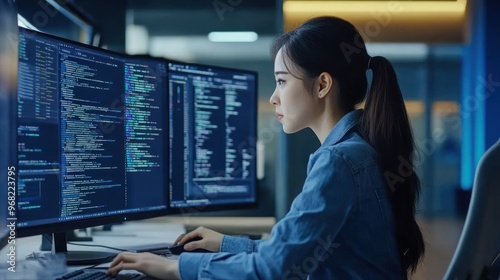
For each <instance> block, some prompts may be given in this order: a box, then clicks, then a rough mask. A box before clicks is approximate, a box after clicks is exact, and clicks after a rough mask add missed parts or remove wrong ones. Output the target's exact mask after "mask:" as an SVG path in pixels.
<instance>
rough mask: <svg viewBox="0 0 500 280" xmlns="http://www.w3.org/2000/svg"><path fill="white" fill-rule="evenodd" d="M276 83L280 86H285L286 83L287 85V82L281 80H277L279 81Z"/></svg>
mask: <svg viewBox="0 0 500 280" xmlns="http://www.w3.org/2000/svg"><path fill="white" fill-rule="evenodd" d="M276 83H277V84H278V85H282V84H284V83H285V80H282V79H279V80H277V81H276Z"/></svg>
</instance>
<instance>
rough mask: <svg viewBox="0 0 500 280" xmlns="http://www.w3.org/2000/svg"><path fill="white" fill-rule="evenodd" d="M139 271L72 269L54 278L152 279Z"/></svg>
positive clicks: (77, 279) (98, 279) (76, 279)
mask: <svg viewBox="0 0 500 280" xmlns="http://www.w3.org/2000/svg"><path fill="white" fill-rule="evenodd" d="M153 279H156V278H153V277H149V276H147V275H145V274H142V273H139V272H127V273H123V272H122V273H119V274H118V275H116V276H108V275H106V270H105V269H81V270H76V271H72V272H69V273H66V274H64V275H63V276H60V277H58V278H56V280H153Z"/></svg>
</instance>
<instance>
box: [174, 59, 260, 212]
mask: <svg viewBox="0 0 500 280" xmlns="http://www.w3.org/2000/svg"><path fill="white" fill-rule="evenodd" d="M169 78H170V79H169V86H170V89H169V92H170V106H171V108H170V135H169V138H170V147H171V149H170V153H171V164H170V177H171V178H170V182H171V193H170V196H171V203H170V204H171V206H172V207H188V206H196V205H222V204H238V203H246V202H248V203H251V202H254V201H255V141H256V135H255V127H256V116H255V114H256V77H255V75H253V74H251V73H249V72H245V71H239V70H233V69H223V68H216V67H209V66H201V65H190V64H183V63H171V64H169Z"/></svg>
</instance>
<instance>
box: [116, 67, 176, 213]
mask: <svg viewBox="0 0 500 280" xmlns="http://www.w3.org/2000/svg"><path fill="white" fill-rule="evenodd" d="M166 71H167V70H166V65H165V63H158V62H153V61H150V62H147V61H139V60H136V61H133V60H132V61H129V62H127V63H125V96H126V97H125V136H126V137H125V142H126V143H125V155H126V171H127V185H133V186H137V187H136V188H132V189H130V190H129V191H128V193H127V196H131V197H143V198H144V199H142V200H138V201H136V202H135V203H134V204H133V205H131V206H133V207H145V206H147V205H148V204H151V203H156V204H160V203H161V202H162V201H165V200H166V196H167V193H166V192H163V191H161V190H162V189H161V188H160V186H162V185H163V184H165V183H164V179H165V177H164V172H165V169H164V168H165V167H164V166H165V160H164V154H165V153H164V152H163V149H164V148H163V147H164V146H165V147H166V146H167V145H166V144H167V143H166V142H165V141H164V139H163V122H164V118H166V116H167V112H166V110H165V108H166V105H164V102H165V104H166V101H167V94H166V73H167V72H166ZM165 150H166V149H165ZM127 201H128V199H127Z"/></svg>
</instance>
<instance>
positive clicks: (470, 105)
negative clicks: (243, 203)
mask: <svg viewBox="0 0 500 280" xmlns="http://www.w3.org/2000/svg"><path fill="white" fill-rule="evenodd" d="M15 2H16V5H17V9H18V16H19V18H18V22H19V24H20V25H22V26H26V27H28V28H33V29H37V30H40V31H43V32H46V33H49V34H52V35H56V36H60V37H63V38H67V39H72V40H75V41H79V42H82V43H86V44H91V45H94V46H98V47H102V48H106V49H109V50H113V51H118V52H125V53H128V54H148V55H151V56H156V57H166V58H170V59H175V60H181V61H187V62H196V63H206V64H211V65H219V66H226V67H233V68H240V69H248V70H254V71H257V72H258V73H259V91H258V95H259V108H258V124H259V125H258V138H259V142H260V143H261V145H262V146H261V147H263V148H264V153H263V155H264V158H263V159H262V160H263V162H264V176H263V178H262V179H261V180H260V181H259V188H258V200H259V205H258V207H257V208H255V209H248V210H239V211H224V212H213V213H204V214H197V215H202V216H203V215H207V216H258V217H271V216H272V217H276V219H280V218H282V217H283V216H284V215H285V214H286V212H287V211H288V209H289V206H290V204H291V201H292V200H293V198H294V197H295V196H296V194H297V193H298V192H300V189H301V187H302V183H303V180H304V178H305V171H306V164H307V161H308V157H309V154H310V153H312V152H313V151H314V150H315V149H317V148H318V147H319V141H318V140H317V139H315V136H314V135H313V133H312V132H311V131H309V130H307V131H301V132H299V133H296V134H293V135H285V134H284V133H283V132H282V130H281V126H280V124H279V122H277V120H276V117H275V114H274V108H273V106H271V105H270V104H269V97H270V96H271V94H272V92H273V91H274V87H275V81H274V76H273V61H272V60H271V58H270V55H269V46H270V43H271V41H272V39H273V38H274V37H275V36H276V35H278V34H280V33H282V32H283V31H287V30H291V29H294V28H295V27H297V26H299V25H300V24H301V23H302V22H303V21H304V20H306V19H308V18H310V17H314V16H319V15H334V16H338V17H342V18H344V19H346V20H348V21H350V22H352V23H353V24H354V25H355V26H356V27H357V28H358V30H360V32H361V33H362V36H363V38H364V40H365V42H367V48H368V52H369V54H370V55H371V56H376V55H381V56H385V57H387V58H388V59H389V60H390V61H391V62H392V63H393V65H394V67H395V69H396V73H397V74H398V80H399V83H400V86H401V90H402V92H403V95H404V98H405V100H406V105H407V110H408V112H409V117H410V119H411V124H412V127H413V132H414V135H415V139H416V144H417V147H418V151H419V155H418V157H417V158H416V166H417V167H418V172H419V174H420V176H421V181H422V193H421V198H420V202H419V206H418V216H419V223H420V224H421V226H422V230H423V232H424V237H425V238H426V241H427V243H428V254H427V256H426V258H425V261H424V263H423V265H422V268H421V269H420V270H419V271H418V273H417V275H416V277H415V279H440V278H441V277H442V276H443V274H444V272H445V270H446V267H447V266H448V264H449V262H450V260H451V256H452V254H453V252H454V250H455V247H456V245H457V242H458V239H459V237H460V233H461V230H462V227H463V221H464V219H465V213H466V211H467V207H468V202H469V198H470V193H471V188H472V184H473V179H474V172H475V167H476V165H477V162H478V160H479V158H480V156H481V155H482V154H483V153H484V151H485V150H486V149H487V148H488V147H489V146H491V145H492V144H493V143H494V142H496V141H497V140H498V137H499V135H500V131H499V129H500V128H499V125H498V120H499V117H500V114H499V113H498V110H496V111H495V108H498V107H499V105H500V97H499V96H498V92H497V93H496V94H493V93H494V92H495V90H497V89H498V87H499V86H500V73H499V70H498V66H496V65H495V62H496V64H498V62H500V59H499V58H500V57H499V53H498V50H499V49H500V48H499V47H500V43H499V42H498V41H499V39H498V37H497V35H495V34H498V30H495V28H498V26H500V23H499V20H498V19H496V18H494V16H495V15H494V11H495V10H496V11H500V9H499V4H498V3H497V2H496V1H495V0H477V1H473V0H468V1H466V0H449V1H448V0H436V1H404V0H403V1H349V0H345V1H326V0H325V1H295V0H287V1H281V0H280V1H269V0H252V1H250V0H213V1H212V0H211V1H206V0H205V1H203V0H190V1H171V0H170V1H165V0H128V1H123V0H107V1H97V0H50V1H47V2H46V1H42V0H40V1H32V0H17V1H15ZM212 32H222V33H220V34H214V33H212ZM225 32H238V33H236V34H235V33H230V34H228V33H225ZM217 35H218V36H217ZM368 79H369V81H370V79H371V77H368ZM4 112H6V111H4Z"/></svg>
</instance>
